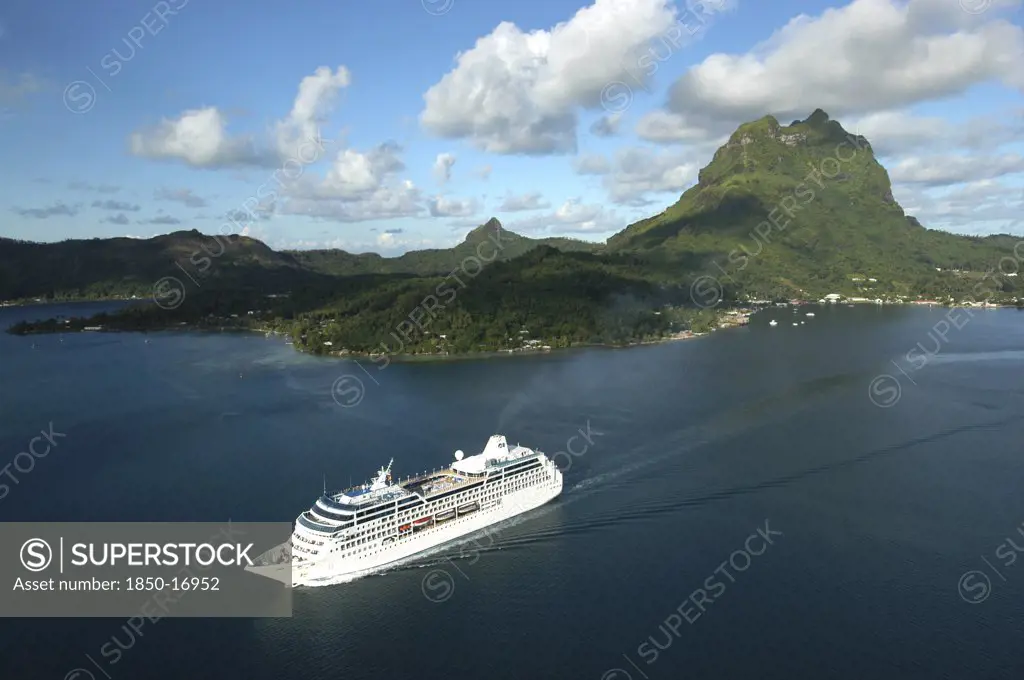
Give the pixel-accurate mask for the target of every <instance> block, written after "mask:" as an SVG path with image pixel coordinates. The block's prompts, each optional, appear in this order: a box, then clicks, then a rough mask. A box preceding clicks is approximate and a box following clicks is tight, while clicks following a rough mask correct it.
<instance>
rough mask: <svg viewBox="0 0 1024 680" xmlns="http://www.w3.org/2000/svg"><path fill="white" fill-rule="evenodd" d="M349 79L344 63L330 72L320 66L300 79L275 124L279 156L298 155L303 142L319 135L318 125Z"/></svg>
mask: <svg viewBox="0 0 1024 680" xmlns="http://www.w3.org/2000/svg"><path fill="white" fill-rule="evenodd" d="M351 82H352V77H351V74H350V73H349V71H348V69H347V68H345V67H344V66H339V67H338V68H337V69H336V70H335V71H334V72H333V73H332V72H331V69H330V68H328V67H327V66H321V67H319V68H318V69H317V70H316V71H315V72H314V73H313V75H310V76H306V77H305V78H303V79H302V82H300V83H299V93H298V95H297V96H296V97H295V102H294V104H292V110H291V111H290V112H289V113H288V115H287V116H286V117H285V119H284V120H282V121H280V122H278V123H277V126H276V128H277V130H276V132H277V151H278V153H279V154H280V156H281V157H282V158H297V157H299V156H300V153H299V149H300V147H301V146H302V144H303V143H304V142H306V141H307V140H310V139H317V138H318V137H319V129H320V128H319V126H320V125H321V124H322V123H324V122H326V120H327V117H328V116H329V115H330V114H331V112H333V111H334V107H335V104H336V103H337V99H338V93H339V92H341V90H343V89H345V88H346V87H348V86H349V84H351Z"/></svg>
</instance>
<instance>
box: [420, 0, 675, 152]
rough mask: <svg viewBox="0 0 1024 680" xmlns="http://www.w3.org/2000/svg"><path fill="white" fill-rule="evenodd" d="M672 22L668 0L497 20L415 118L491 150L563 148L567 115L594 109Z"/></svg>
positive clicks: (610, 0) (625, 1)
mask: <svg viewBox="0 0 1024 680" xmlns="http://www.w3.org/2000/svg"><path fill="white" fill-rule="evenodd" d="M676 20H677V14H676V8H675V3H673V2H671V1H670V0H596V2H595V3H594V4H593V5H590V6H588V7H584V8H583V9H581V10H579V11H578V12H577V13H576V14H575V15H574V16H573V17H572V18H571V19H569V20H568V21H566V22H563V23H559V24H557V25H556V26H554V27H553V28H551V29H549V30H537V31H533V32H530V33H524V32H523V31H522V30H520V29H519V28H518V27H517V26H516V25H515V24H512V23H509V22H503V23H501V24H499V25H498V27H497V28H495V29H494V31H492V32H491V33H490V34H489V35H487V36H484V37H483V38H480V39H479V40H477V42H476V45H474V46H473V47H472V48H471V49H469V50H467V51H465V52H461V53H460V54H459V55H458V56H457V58H456V66H455V68H454V69H453V70H452V71H450V72H449V73H448V74H446V75H445V76H444V77H443V78H442V79H441V81H440V82H438V83H437V84H435V85H434V86H433V87H431V88H430V89H429V90H428V91H427V92H426V94H425V95H424V100H425V107H424V110H423V112H422V114H421V115H420V121H421V123H422V124H423V125H424V127H426V129H427V130H429V131H430V132H432V133H433V134H435V135H438V136H440V137H445V138H450V139H468V140H470V141H471V142H472V143H473V144H474V145H475V146H476V147H477V148H480V149H483V150H486V151H490V152H493V153H501V154H552V153H570V152H573V151H575V149H576V127H577V111H578V110H579V109H581V108H596V107H598V106H599V105H600V100H601V94H602V91H603V90H604V89H605V88H606V87H607V86H608V85H609V83H613V82H615V81H621V80H623V79H625V78H626V77H636V74H635V73H632V72H631V71H630V70H629V69H627V65H628V64H631V63H636V61H637V55H638V54H639V53H640V52H641V51H642V50H643V49H644V48H646V47H647V46H648V45H649V43H650V42H651V41H652V40H653V39H655V38H658V37H660V36H662V35H663V34H665V33H666V32H668V31H669V30H670V29H672V28H673V26H674V24H675V22H676ZM633 70H636V69H633ZM640 77H641V79H642V78H643V76H642V75H641V76H640Z"/></svg>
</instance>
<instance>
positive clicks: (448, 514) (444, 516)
mask: <svg viewBox="0 0 1024 680" xmlns="http://www.w3.org/2000/svg"><path fill="white" fill-rule="evenodd" d="M452 517H455V511H454V510H445V511H444V512H442V513H438V514H437V515H436V516H435V517H434V520H435V521H438V522H447V521H448V520H450V519H451V518H452Z"/></svg>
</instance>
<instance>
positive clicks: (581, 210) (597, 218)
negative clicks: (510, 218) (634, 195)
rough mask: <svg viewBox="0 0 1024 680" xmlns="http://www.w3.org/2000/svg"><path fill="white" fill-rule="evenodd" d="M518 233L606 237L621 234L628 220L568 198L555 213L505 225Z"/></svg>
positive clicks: (597, 206)
mask: <svg viewBox="0 0 1024 680" xmlns="http://www.w3.org/2000/svg"><path fill="white" fill-rule="evenodd" d="M505 226H506V228H507V229H508V230H509V231H514V232H516V233H547V234H549V235H556V236H557V235H559V234H604V233H609V232H614V231H619V230H620V229H622V228H623V227H625V226H626V225H625V221H624V220H623V219H622V218H621V217H619V215H618V214H617V213H616V212H615V211H609V210H606V209H605V208H604V207H603V206H600V205H588V204H585V203H581V202H580V201H579V199H569V200H568V201H566V202H565V203H563V204H562V205H561V206H559V207H558V208H557V209H556V210H554V211H553V212H550V213H545V214H542V215H536V216H533V217H528V218H526V219H522V220H516V221H515V222H510V223H509V224H507V225H505Z"/></svg>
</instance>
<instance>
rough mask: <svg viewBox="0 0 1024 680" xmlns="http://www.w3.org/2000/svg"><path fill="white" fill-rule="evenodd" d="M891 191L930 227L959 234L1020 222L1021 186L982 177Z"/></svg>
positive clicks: (1004, 227) (995, 230)
mask: <svg viewBox="0 0 1024 680" xmlns="http://www.w3.org/2000/svg"><path fill="white" fill-rule="evenodd" d="M893 194H894V195H895V197H896V199H897V200H898V201H899V202H900V204H901V205H902V206H903V207H904V209H905V210H906V211H907V213H908V214H911V215H914V216H915V217H917V218H918V219H919V220H920V221H921V222H922V224H924V225H925V226H928V227H931V228H940V229H946V230H948V231H953V232H957V233H962V234H992V233H1005V232H1007V231H1009V230H1011V229H1012V228H1013V227H1014V225H1016V226H1017V227H1018V228H1019V227H1020V225H1021V215H1024V189H1021V187H1019V186H1018V187H1012V186H1008V185H1006V184H1005V183H1002V182H1001V181H999V180H992V179H983V180H977V181H973V182H968V183H966V184H962V185H959V186H956V187H947V188H939V189H937V188H931V187H926V186H923V185H920V184H918V185H909V184H908V185H897V186H895V187H894V188H893Z"/></svg>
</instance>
